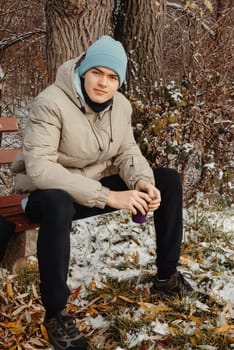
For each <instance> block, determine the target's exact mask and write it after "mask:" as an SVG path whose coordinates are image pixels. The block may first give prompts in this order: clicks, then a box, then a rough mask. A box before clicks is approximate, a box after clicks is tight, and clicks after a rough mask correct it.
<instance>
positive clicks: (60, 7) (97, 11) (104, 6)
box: [45, 0, 114, 82]
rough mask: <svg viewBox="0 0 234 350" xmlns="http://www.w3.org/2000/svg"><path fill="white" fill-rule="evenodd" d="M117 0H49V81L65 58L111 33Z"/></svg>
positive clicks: (77, 53) (47, 10)
mask: <svg viewBox="0 0 234 350" xmlns="http://www.w3.org/2000/svg"><path fill="white" fill-rule="evenodd" d="M113 6H114V0H113V1H112V0H110V1H107V0H101V1H99V0H94V1H84V0H77V1H72V0H47V1H46V8H45V13H46V23H47V60H48V75H49V81H50V82H52V81H53V80H54V77H55V73H56V70H57V68H58V67H59V66H60V65H61V64H62V63H63V62H64V61H66V60H68V59H71V58H74V57H77V56H78V55H80V53H82V52H83V51H85V50H86V49H87V47H88V46H89V45H90V44H91V43H92V42H93V41H95V40H96V39H98V37H99V36H101V35H103V34H111V33H112V11H113Z"/></svg>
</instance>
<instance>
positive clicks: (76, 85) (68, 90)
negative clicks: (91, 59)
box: [54, 54, 84, 107]
mask: <svg viewBox="0 0 234 350" xmlns="http://www.w3.org/2000/svg"><path fill="white" fill-rule="evenodd" d="M83 56H84V54H81V55H80V56H79V57H77V58H74V59H72V60H69V61H67V62H65V63H63V64H62V65H61V66H60V67H59V68H58V70H57V74H56V78H55V82H54V85H55V86H57V87H58V88H59V89H61V90H62V91H63V92H64V93H65V94H66V95H67V96H68V97H69V98H70V99H71V100H72V101H73V102H74V103H75V104H76V105H77V106H78V107H81V106H82V105H83V104H84V97H83V94H82V91H81V83H80V79H79V77H78V76H77V74H76V75H75V69H76V67H77V65H79V62H80V61H81V60H82V58H83Z"/></svg>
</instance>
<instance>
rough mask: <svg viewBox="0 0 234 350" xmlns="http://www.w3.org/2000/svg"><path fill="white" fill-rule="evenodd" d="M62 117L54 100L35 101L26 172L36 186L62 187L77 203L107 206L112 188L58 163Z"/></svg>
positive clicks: (27, 135) (25, 145) (25, 142)
mask: <svg viewBox="0 0 234 350" xmlns="http://www.w3.org/2000/svg"><path fill="white" fill-rule="evenodd" d="M61 120H62V119H61V118H60V111H59V108H58V107H57V106H56V105H55V104H53V102H48V101H46V103H43V102H42V101H40V103H39V101H38V100H35V102H34V106H33V108H32V111H31V114H30V118H29V121H28V124H27V127H26V129H25V135H24V140H23V153H24V158H25V166H26V173H27V175H28V176H29V177H30V178H31V180H32V182H33V184H34V185H35V187H36V188H39V189H51V188H54V189H62V190H64V191H66V192H67V193H69V194H70V195H71V196H72V197H73V199H74V201H76V202H77V203H80V204H82V205H85V206H88V207H94V206H96V207H99V208H104V206H105V204H106V198H107V195H108V191H109V189H107V188H105V187H103V186H102V185H101V183H100V182H99V181H96V180H93V179H90V178H87V177H85V176H83V175H82V174H77V173H76V174H72V173H71V172H70V171H69V170H67V169H66V168H64V167H63V166H62V165H61V164H59V163H58V162H57V160H58V147H59V142H60V137H61V128H62V121H61Z"/></svg>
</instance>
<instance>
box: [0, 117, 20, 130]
mask: <svg viewBox="0 0 234 350" xmlns="http://www.w3.org/2000/svg"><path fill="white" fill-rule="evenodd" d="M16 131H19V128H18V125H17V120H16V118H13V117H9V118H8V117H1V118H0V133H1V132H16Z"/></svg>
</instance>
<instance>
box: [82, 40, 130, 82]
mask: <svg viewBox="0 0 234 350" xmlns="http://www.w3.org/2000/svg"><path fill="white" fill-rule="evenodd" d="M94 67H105V68H108V69H111V70H113V71H114V72H115V73H116V74H118V77H119V86H121V85H122V83H123V82H124V80H125V75H126V68H127V55H126V52H125V50H124V47H123V45H122V44H121V42H120V41H116V40H114V39H112V38H111V37H110V36H108V35H103V36H101V38H100V39H98V40H97V41H95V42H94V43H93V44H92V45H91V46H90V47H89V48H88V50H87V52H86V55H85V58H84V60H83V61H82V62H81V64H80V67H79V76H80V77H81V76H82V75H83V74H84V73H85V72H87V71H88V70H89V69H91V68H94Z"/></svg>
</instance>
